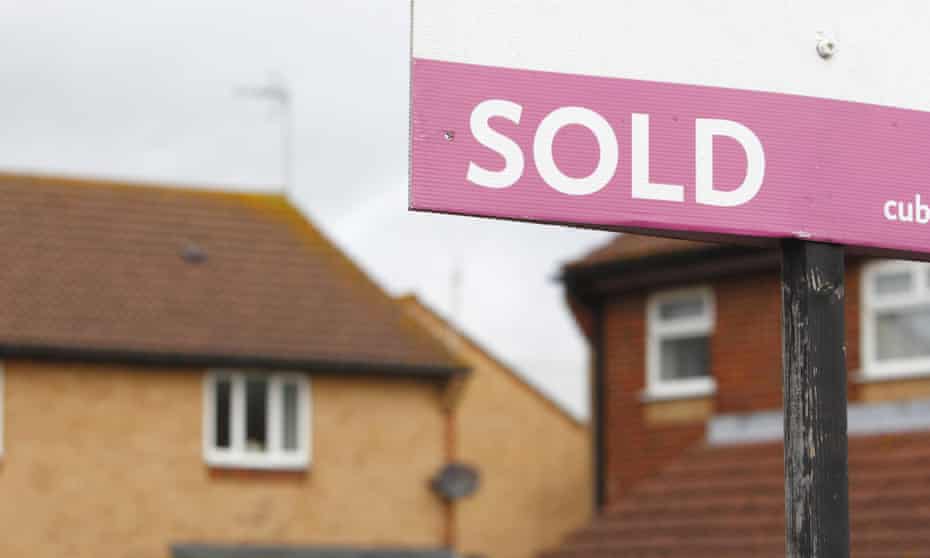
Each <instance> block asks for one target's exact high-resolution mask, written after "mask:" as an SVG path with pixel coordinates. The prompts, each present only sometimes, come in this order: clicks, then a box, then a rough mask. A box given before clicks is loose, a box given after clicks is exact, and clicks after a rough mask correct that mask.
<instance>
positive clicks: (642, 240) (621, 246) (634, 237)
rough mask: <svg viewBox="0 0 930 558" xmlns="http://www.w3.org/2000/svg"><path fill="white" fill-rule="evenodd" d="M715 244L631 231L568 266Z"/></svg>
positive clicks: (700, 248)
mask: <svg viewBox="0 0 930 558" xmlns="http://www.w3.org/2000/svg"><path fill="white" fill-rule="evenodd" d="M715 246H717V245H716V244H712V243H709V242H697V241H694V240H678V239H675V238H664V237H657V236H642V235H638V234H632V233H628V234H620V235H617V236H615V237H613V238H612V239H611V240H609V241H608V242H607V243H606V244H604V245H603V246H600V247H598V248H596V249H594V250H592V251H591V252H589V253H588V254H587V255H586V256H584V257H582V258H581V259H579V260H576V261H574V262H572V263H570V264H569V265H568V267H570V268H580V267H590V266H596V265H599V264H604V263H610V262H617V261H627V260H636V259H640V258H645V257H648V256H656V255H662V254H671V253H678V252H692V251H698V250H705V249H710V248H714V247H715Z"/></svg>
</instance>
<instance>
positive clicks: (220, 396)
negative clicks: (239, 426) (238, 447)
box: [213, 379, 232, 448]
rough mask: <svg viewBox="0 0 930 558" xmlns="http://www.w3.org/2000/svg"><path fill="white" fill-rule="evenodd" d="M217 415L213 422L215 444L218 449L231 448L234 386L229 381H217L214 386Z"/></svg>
mask: <svg viewBox="0 0 930 558" xmlns="http://www.w3.org/2000/svg"><path fill="white" fill-rule="evenodd" d="M213 389H214V394H213V396H214V401H215V403H216V404H215V406H214V409H215V413H216V415H215V416H214V422H213V432H214V438H213V444H214V446H216V447H218V448H229V424H230V421H229V417H230V413H231V409H230V394H231V392H232V384H231V383H230V382H229V380H227V379H221V380H217V381H216V383H215V384H214V387H213Z"/></svg>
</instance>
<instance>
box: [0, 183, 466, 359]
mask: <svg viewBox="0 0 930 558" xmlns="http://www.w3.org/2000/svg"><path fill="white" fill-rule="evenodd" d="M0 259H2V261H3V262H4V265H3V266H0V308H2V309H3V310H2V312H0V350H2V352H4V353H5V354H10V353H11V352H12V353H17V354H31V352H33V351H41V350H50V351H65V352H67V351H75V352H85V353H87V354H93V353H96V352H101V351H102V352H103V353H105V354H113V355H128V356H129V357H130V358H131V357H132V356H133V355H180V356H181V358H187V359H193V360H196V361H197V362H214V361H220V362H227V361H228V362H242V363H256V364H265V365H271V364H275V363H281V364H291V365H295V366H301V367H318V368H326V367H334V368H341V369H345V368H352V367H360V368H361V369H365V370H367V371H369V372H390V371H392V370H394V371H398V372H400V371H404V372H416V373H423V374H440V375H444V374H447V373H449V372H450V371H452V370H455V369H457V368H459V367H460V364H459V363H458V361H456V360H455V359H454V358H453V357H452V356H451V355H450V354H449V353H448V352H447V351H446V350H445V349H444V348H443V347H442V346H441V344H439V343H437V342H435V341H434V340H433V339H432V338H431V336H430V335H429V334H428V333H426V332H425V331H423V330H422V329H421V328H419V327H418V326H417V325H416V324H415V323H414V322H413V321H412V320H410V319H409V318H408V317H407V316H405V315H404V312H403V311H402V310H401V309H400V308H399V306H398V305H397V304H395V303H394V302H393V301H392V300H391V299H390V298H389V297H388V296H387V295H386V294H385V293H384V292H383V291H381V290H380V289H379V288H378V287H377V286H376V285H375V284H374V283H372V282H371V281H370V280H369V279H368V278H367V277H366V276H365V275H364V274H363V273H362V272H361V271H360V270H359V269H358V268H357V267H356V266H355V265H353V264H352V262H351V261H350V260H349V259H348V258H347V257H346V256H345V255H344V254H343V253H342V252H340V251H339V250H338V249H337V248H336V247H335V246H334V245H333V244H332V243H331V242H330V241H329V240H327V239H326V238H325V237H324V236H323V235H322V234H321V233H320V232H319V231H318V230H317V229H316V228H314V227H313V226H312V225H311V224H310V223H309V222H308V221H307V220H306V219H305V218H304V217H303V216H302V215H301V214H300V212H299V211H298V210H297V209H295V208H294V207H293V206H292V205H291V204H290V203H288V202H287V200H286V199H285V198H284V197H283V196H280V195H269V194H250V193H227V192H218V191H210V190H192V189H180V188H161V187H154V186H139V185H136V186H130V185H126V184H120V183H114V182H97V181H94V182H91V181H83V180H74V179H63V178H50V177H34V176H18V175H5V174H0Z"/></svg>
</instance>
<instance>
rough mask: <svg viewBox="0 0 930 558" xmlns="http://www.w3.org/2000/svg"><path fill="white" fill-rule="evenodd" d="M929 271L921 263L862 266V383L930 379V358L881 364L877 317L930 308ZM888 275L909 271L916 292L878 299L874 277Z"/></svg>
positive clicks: (906, 262) (871, 263) (875, 263)
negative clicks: (895, 311) (919, 306)
mask: <svg viewBox="0 0 930 558" xmlns="http://www.w3.org/2000/svg"><path fill="white" fill-rule="evenodd" d="M928 269H930V267H928V266H927V264H925V263H922V262H911V261H903V260H883V261H876V262H870V263H868V264H866V265H865V266H863V269H862V276H861V281H862V282H861V285H860V291H861V292H860V302H861V305H860V311H859V335H860V344H859V347H860V350H861V355H860V356H861V358H862V371H861V377H862V378H863V379H866V380H868V379H888V378H912V377H917V376H928V375H930V357H916V358H899V359H894V360H884V361H879V360H878V347H877V346H876V345H877V343H878V337H877V332H876V328H875V316H876V314H877V312H879V311H882V310H893V309H896V308H907V307H912V306H914V305H915V304H927V305H930V285H928V273H930V272H928ZM889 271H892V272H893V271H909V272H910V273H911V274H912V280H913V281H914V286H915V291H914V292H913V293H908V294H903V295H887V296H885V297H882V299H879V298H878V297H877V295H876V293H875V292H874V291H873V288H872V287H873V283H874V280H875V277H876V276H877V275H878V274H879V273H886V272H889Z"/></svg>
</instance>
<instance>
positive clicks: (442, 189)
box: [409, 0, 930, 255]
mask: <svg viewBox="0 0 930 558" xmlns="http://www.w3.org/2000/svg"><path fill="white" fill-rule="evenodd" d="M928 30H930V3H928V2H917V1H913V2H910V1H909V2H894V3H883V2H865V1H853V2H849V1H847V2H841V1H839V0H836V1H823V2H800V1H798V2H790V1H789V2H768V1H766V2H745V1H737V0H731V1H725V0H707V1H700V2H695V1H692V0H652V1H643V2H631V1H623V0H603V1H598V0H573V1H554V0H540V1H532V2H531V1H516V0H468V1H451V0H415V1H414V3H413V39H412V40H413V44H412V56H413V60H412V69H411V72H412V91H411V93H412V109H411V112H412V114H411V171H410V172H411V182H410V184H411V187H410V200H409V203H410V207H411V209H415V210H422V211H436V212H445V213H458V214H468V215H479V216H489V217H498V218H506V219H519V220H527V221H538V222H548V223H561V224H568V225H576V226H584V227H596V228H603V229H611V230H637V231H647V232H649V231H651V232H665V233H667V234H673V235H675V236H682V235H685V236H687V235H692V234H695V233H697V234H703V235H726V236H732V237H743V238H746V237H763V238H772V239H778V238H800V239H808V240H813V241H821V242H831V243H837V244H844V245H854V246H861V247H869V248H879V249H892V250H898V251H905V252H911V253H913V254H914V255H919V254H927V253H930V112H926V111H930V71H927V70H926V69H925V68H924V67H923V65H922V64H921V63H920V62H919V60H920V57H922V56H923V55H924V54H926V53H927V52H930V34H928Z"/></svg>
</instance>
